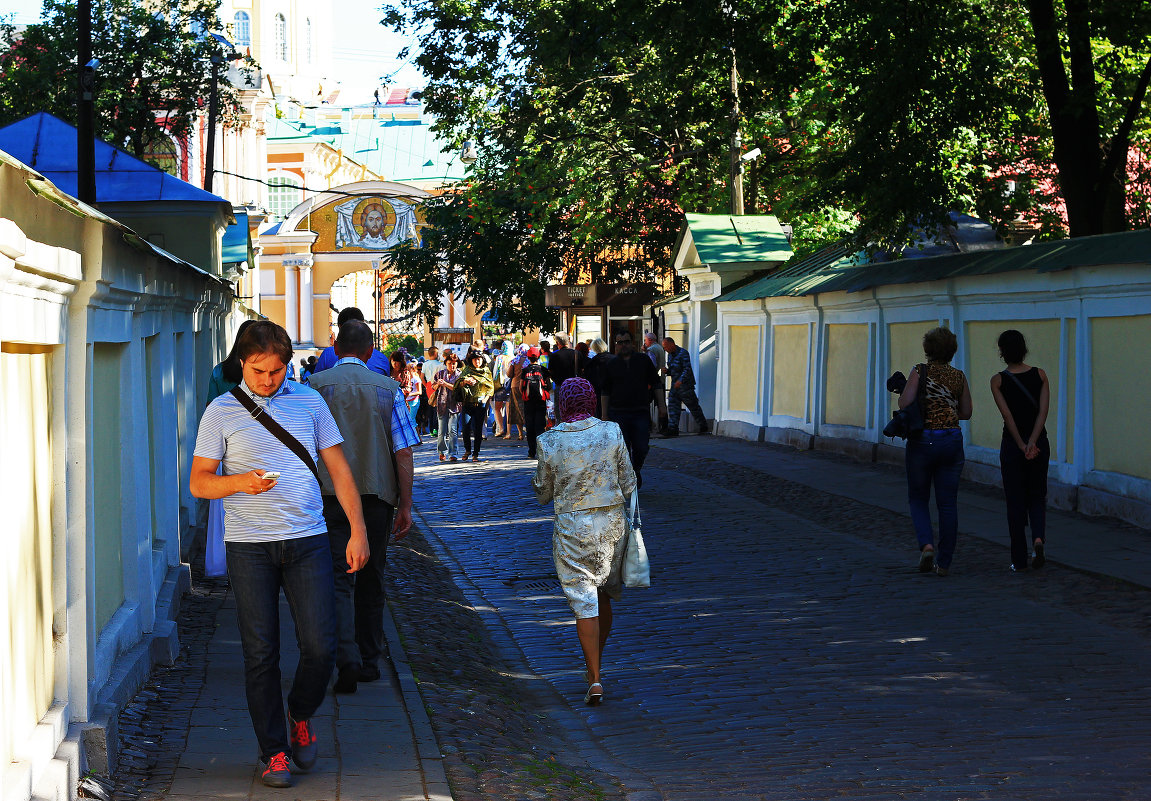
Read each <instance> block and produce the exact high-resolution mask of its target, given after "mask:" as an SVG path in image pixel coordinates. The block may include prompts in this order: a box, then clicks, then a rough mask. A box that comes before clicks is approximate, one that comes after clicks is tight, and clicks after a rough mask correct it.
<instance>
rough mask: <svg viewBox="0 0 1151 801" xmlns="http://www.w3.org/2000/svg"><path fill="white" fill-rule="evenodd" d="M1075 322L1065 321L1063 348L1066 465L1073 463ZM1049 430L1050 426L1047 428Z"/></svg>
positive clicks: (1075, 364)
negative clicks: (1065, 370)
mask: <svg viewBox="0 0 1151 801" xmlns="http://www.w3.org/2000/svg"><path fill="white" fill-rule="evenodd" d="M1076 322H1077V321H1076V320H1068V321H1067V342H1066V343H1065V344H1064V346H1063V347H1064V348H1065V350H1066V351H1067V431H1066V433H1065V434H1064V436H1066V438H1067V456H1066V459H1065V461H1066V462H1067V464H1074V463H1075V393H1076V383H1075V382H1076V381H1077V380H1078V379H1079V371H1078V369H1077V368H1078V362H1077V361H1076V356H1075V327H1076ZM1048 430H1050V426H1048Z"/></svg>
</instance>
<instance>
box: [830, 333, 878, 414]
mask: <svg viewBox="0 0 1151 801" xmlns="http://www.w3.org/2000/svg"><path fill="white" fill-rule="evenodd" d="M869 328H870V326H868V325H867V324H858V323H852V324H846V325H829V326H827V386H826V388H825V391H824V404H825V406H824V413H823V418H824V421H825V422H827V423H831V424H833V425H843V426H859V427H860V428H863V427H865V426H866V425H867V396H868V394H869V392H870V388H869V387H868V381H867V361H868V353H869V351H870V342H869V331H868V329H869Z"/></svg>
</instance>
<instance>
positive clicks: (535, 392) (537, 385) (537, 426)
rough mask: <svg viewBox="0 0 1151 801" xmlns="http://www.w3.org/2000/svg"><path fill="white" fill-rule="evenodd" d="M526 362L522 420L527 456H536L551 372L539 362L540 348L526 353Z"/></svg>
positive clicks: (546, 410)
mask: <svg viewBox="0 0 1151 801" xmlns="http://www.w3.org/2000/svg"><path fill="white" fill-rule="evenodd" d="M527 357H528V364H527V367H525V368H524V369H523V375H522V381H521V382H520V385H521V386H522V387H523V390H522V393H523V395H522V400H523V405H524V420H525V423H526V425H527V430H528V458H529V459H534V458H536V438H537V437H538V436H539V435H540V434H542V433H543V432H544V429H545V428H546V427H547V422H548V398H550V397H551V392H550V389H549V388H550V387H551V373H550V372H549V371H548V368H546V367H544V366H542V365H541V364H540V349H539V348H531V349H529V350H528V353H527Z"/></svg>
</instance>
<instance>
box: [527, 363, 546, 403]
mask: <svg viewBox="0 0 1151 801" xmlns="http://www.w3.org/2000/svg"><path fill="white" fill-rule="evenodd" d="M523 393H524V400H526V401H529V400H534V401H546V400H547V399H548V398H549V397H551V393H549V392H548V391H547V390H546V389H544V374H543V370H541V369H540V366H539V365H538V364H529V365H528V366H527V367H525V368H524V391H523Z"/></svg>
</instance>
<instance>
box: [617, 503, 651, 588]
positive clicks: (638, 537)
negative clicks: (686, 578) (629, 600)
mask: <svg viewBox="0 0 1151 801" xmlns="http://www.w3.org/2000/svg"><path fill="white" fill-rule="evenodd" d="M642 528H643V524H642V521H641V520H640V514H639V493H638V492H633V493H632V494H631V503H630V504H629V505H628V515H627V532H626V533H625V534H624V536H625V537H627V544H626V545H625V547H624V553H623V586H625V587H630V588H633V589H638V588H641V587H650V586H651V566H650V565H649V564H648V561H647V548H646V547H644V544H643V532H642Z"/></svg>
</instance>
